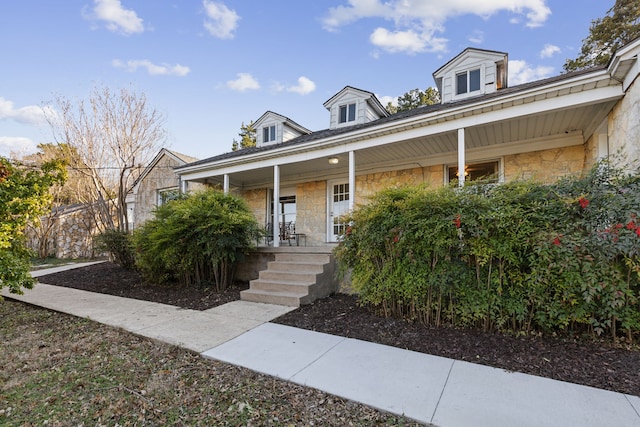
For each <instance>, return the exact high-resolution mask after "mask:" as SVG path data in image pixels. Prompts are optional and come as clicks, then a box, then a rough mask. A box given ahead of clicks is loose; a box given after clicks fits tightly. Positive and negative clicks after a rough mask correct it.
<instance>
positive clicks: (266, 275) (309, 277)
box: [258, 270, 318, 285]
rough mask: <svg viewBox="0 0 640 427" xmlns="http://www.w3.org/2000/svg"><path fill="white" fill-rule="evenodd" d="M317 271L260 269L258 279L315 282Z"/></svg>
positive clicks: (306, 283)
mask: <svg viewBox="0 0 640 427" xmlns="http://www.w3.org/2000/svg"><path fill="white" fill-rule="evenodd" d="M317 276H318V273H303V272H301V271H284V270H262V271H261V272H260V273H259V276H258V279H262V280H271V281H284V282H298V283H302V284H305V285H312V284H314V283H316V278H317Z"/></svg>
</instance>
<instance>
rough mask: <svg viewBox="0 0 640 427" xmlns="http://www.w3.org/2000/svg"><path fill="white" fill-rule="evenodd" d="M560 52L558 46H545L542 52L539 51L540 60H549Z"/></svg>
mask: <svg viewBox="0 0 640 427" xmlns="http://www.w3.org/2000/svg"><path fill="white" fill-rule="evenodd" d="M560 52H561V50H560V48H559V47H558V46H554V45H552V44H545V45H544V47H543V48H542V50H541V51H540V58H551V57H552V56H553V55H555V54H556V53H560Z"/></svg>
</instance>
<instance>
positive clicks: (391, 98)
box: [376, 95, 398, 107]
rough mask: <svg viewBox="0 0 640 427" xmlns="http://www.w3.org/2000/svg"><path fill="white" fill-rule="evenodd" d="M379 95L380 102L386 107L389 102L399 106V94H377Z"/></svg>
mask: <svg viewBox="0 0 640 427" xmlns="http://www.w3.org/2000/svg"><path fill="white" fill-rule="evenodd" d="M376 96H377V97H378V100H379V101H380V103H381V104H382V105H383V106H384V107H386V106H387V104H388V103H391V105H393V106H394V107H397V106H398V97H397V96H387V95H385V96H379V95H376Z"/></svg>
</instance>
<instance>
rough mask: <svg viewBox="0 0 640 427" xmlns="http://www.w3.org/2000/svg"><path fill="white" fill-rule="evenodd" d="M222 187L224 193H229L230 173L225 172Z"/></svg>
mask: <svg viewBox="0 0 640 427" xmlns="http://www.w3.org/2000/svg"><path fill="white" fill-rule="evenodd" d="M222 188H223V190H224V194H229V174H228V173H225V174H224V183H223V184H222Z"/></svg>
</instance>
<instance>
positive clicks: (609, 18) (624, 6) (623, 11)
mask: <svg viewBox="0 0 640 427" xmlns="http://www.w3.org/2000/svg"><path fill="white" fill-rule="evenodd" d="M637 37H640V2H639V1H638V0H616V2H615V4H614V5H613V7H611V9H609V10H608V11H607V15H606V16H605V17H604V18H598V19H595V20H593V21H591V26H590V27H589V36H588V37H587V38H586V39H584V40H583V41H582V49H581V50H580V55H578V57H577V58H576V59H567V61H566V62H565V64H564V70H565V71H567V72H569V71H577V70H581V69H584V68H588V67H592V66H597V65H606V64H607V63H608V62H609V59H610V58H611V55H612V54H613V52H615V51H616V50H617V49H619V48H620V47H621V46H624V45H625V44H626V43H629V42H630V41H632V40H633V39H635V38H637Z"/></svg>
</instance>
